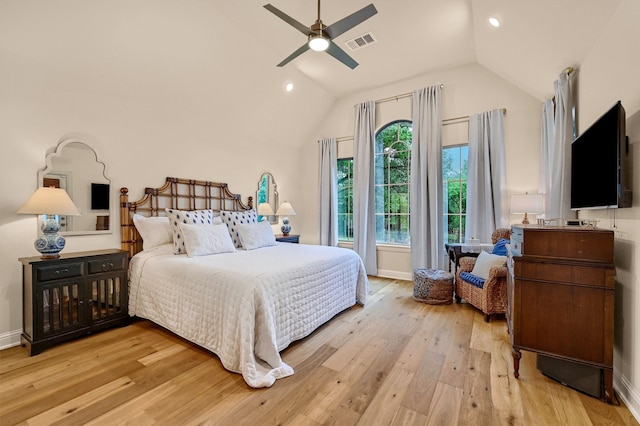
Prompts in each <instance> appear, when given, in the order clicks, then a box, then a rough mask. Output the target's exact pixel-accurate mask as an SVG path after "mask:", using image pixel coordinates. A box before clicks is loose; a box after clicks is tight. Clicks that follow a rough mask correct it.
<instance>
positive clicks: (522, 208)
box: [511, 194, 544, 214]
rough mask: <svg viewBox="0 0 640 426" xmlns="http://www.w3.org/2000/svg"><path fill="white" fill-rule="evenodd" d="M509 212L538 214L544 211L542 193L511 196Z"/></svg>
mask: <svg viewBox="0 0 640 426" xmlns="http://www.w3.org/2000/svg"><path fill="white" fill-rule="evenodd" d="M511 213H513V214H525V213H531V214H540V213H544V195H543V194H518V195H512V196H511Z"/></svg>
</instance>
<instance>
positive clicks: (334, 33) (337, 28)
mask: <svg viewBox="0 0 640 426" xmlns="http://www.w3.org/2000/svg"><path fill="white" fill-rule="evenodd" d="M265 7H266V6H265ZM376 13H378V10H377V9H376V7H375V6H374V5H373V4H370V5H369V6H365V7H363V8H362V9H360V10H359V11H357V12H354V13H352V14H351V15H349V16H347V17H346V18H342V19H341V20H339V21H338V22H334V23H333V24H331V25H329V26H328V27H327V28H325V30H324V31H325V32H326V33H327V35H328V36H329V37H331V38H336V37H338V36H339V35H340V34H343V33H345V32H347V31H349V30H350V29H351V28H353V27H355V26H356V25H358V24H360V23H362V22H364V21H366V20H367V19H369V18H371V17H372V16H373V15H375V14H376Z"/></svg>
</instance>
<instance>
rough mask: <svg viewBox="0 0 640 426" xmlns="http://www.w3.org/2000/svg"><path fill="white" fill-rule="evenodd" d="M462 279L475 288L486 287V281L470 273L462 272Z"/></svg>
mask: <svg viewBox="0 0 640 426" xmlns="http://www.w3.org/2000/svg"><path fill="white" fill-rule="evenodd" d="M460 278H462V279H463V280H465V281H466V282H468V283H469V284H471V285H472V286H474V287H478V288H483V287H484V282H485V280H483V279H482V278H480V277H476V276H475V275H473V274H470V273H469V272H460Z"/></svg>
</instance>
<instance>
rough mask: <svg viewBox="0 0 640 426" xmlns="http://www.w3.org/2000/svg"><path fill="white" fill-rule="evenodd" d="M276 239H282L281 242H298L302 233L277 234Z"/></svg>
mask: <svg viewBox="0 0 640 426" xmlns="http://www.w3.org/2000/svg"><path fill="white" fill-rule="evenodd" d="M276 241H280V242H281V243H295V244H298V243H299V242H300V235H292V234H289V235H287V236H286V237H285V236H284V235H276Z"/></svg>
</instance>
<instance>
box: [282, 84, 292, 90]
mask: <svg viewBox="0 0 640 426" xmlns="http://www.w3.org/2000/svg"><path fill="white" fill-rule="evenodd" d="M284 89H285V90H286V91H287V92H290V91H292V90H293V83H287V85H286V86H284Z"/></svg>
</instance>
